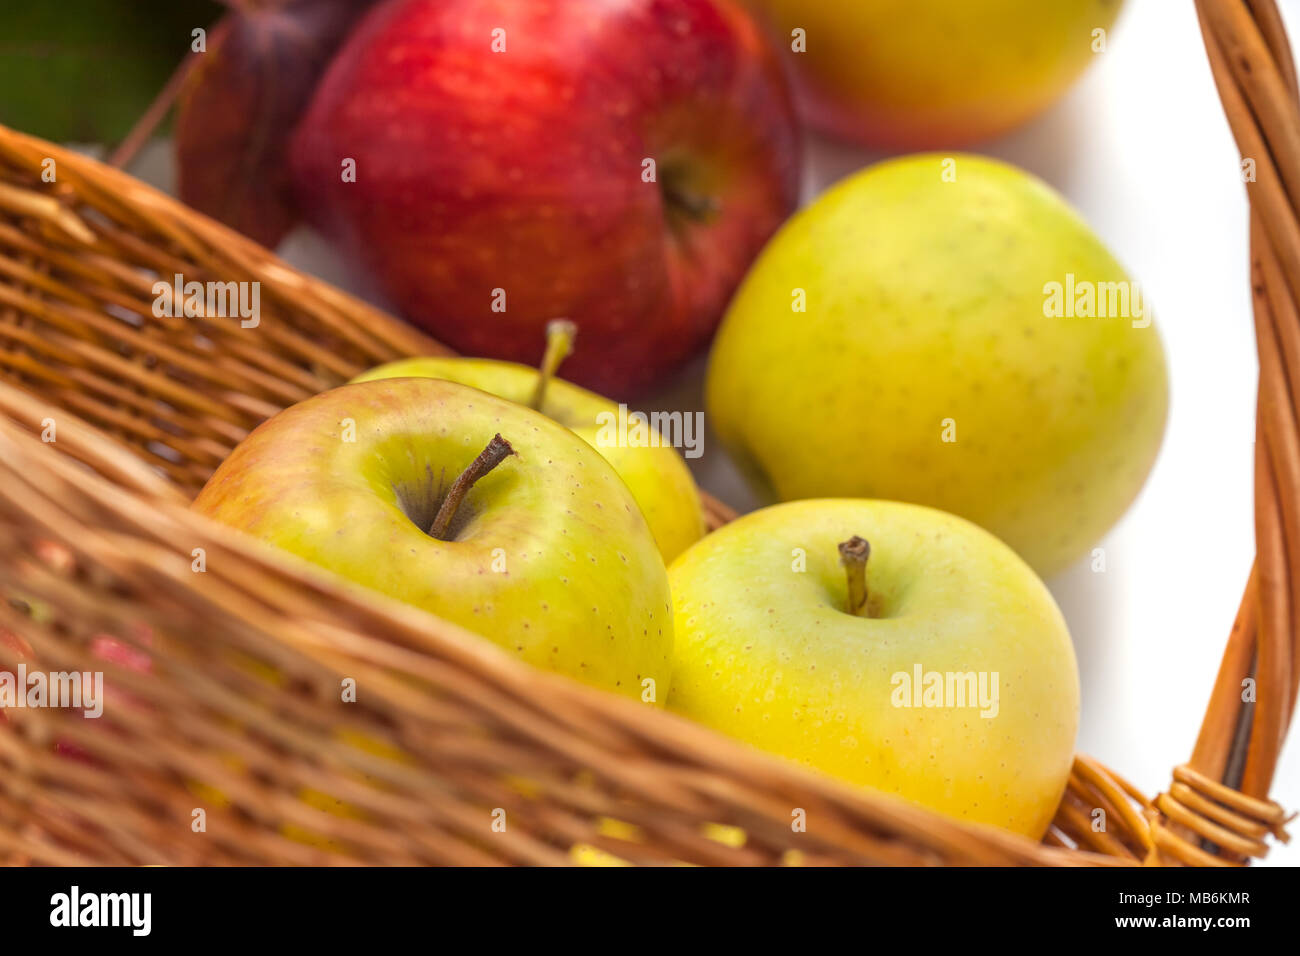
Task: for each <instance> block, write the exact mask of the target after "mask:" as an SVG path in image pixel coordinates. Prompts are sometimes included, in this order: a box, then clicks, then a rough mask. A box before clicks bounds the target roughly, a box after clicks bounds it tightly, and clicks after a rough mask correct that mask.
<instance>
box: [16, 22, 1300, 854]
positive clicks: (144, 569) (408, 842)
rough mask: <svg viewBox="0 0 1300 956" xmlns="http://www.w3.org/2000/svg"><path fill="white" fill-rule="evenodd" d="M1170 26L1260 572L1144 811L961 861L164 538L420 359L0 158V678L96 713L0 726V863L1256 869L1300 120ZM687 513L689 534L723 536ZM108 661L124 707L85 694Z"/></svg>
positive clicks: (1287, 99)
mask: <svg viewBox="0 0 1300 956" xmlns="http://www.w3.org/2000/svg"><path fill="white" fill-rule="evenodd" d="M1197 8H1198V12H1199V13H1200V15H1201V18H1202V26H1203V28H1204V31H1205V36H1206V46H1207V50H1208V52H1209V54H1210V60H1211V64H1212V66H1213V67H1214V72H1215V77H1216V80H1217V82H1218V84H1219V89H1220V93H1221V95H1222V98H1223V101H1224V106H1225V109H1226V111H1227V114H1228V116H1229V119H1230V121H1231V124H1232V128H1233V132H1234V135H1235V136H1236V138H1237V140H1238V143H1239V145H1240V147H1241V151H1242V155H1243V156H1249V157H1252V158H1255V159H1256V161H1257V169H1258V173H1257V181H1256V182H1254V183H1252V184H1250V187H1249V189H1250V198H1251V203H1252V210H1253V212H1252V230H1251V244H1252V255H1253V259H1252V264H1253V276H1254V284H1255V313H1256V330H1257V337H1258V339H1259V351H1260V367H1261V368H1260V398H1259V425H1258V429H1259V436H1258V440H1257V456H1258V459H1257V463H1256V466H1257V475H1258V478H1257V501H1256V508H1257V527H1256V534H1257V543H1258V552H1259V553H1258V557H1257V562H1256V567H1255V569H1254V571H1253V572H1252V574H1251V576H1250V581H1249V584H1248V585H1247V588H1246V592H1245V595H1244V597H1243V601H1242V606H1241V611H1240V613H1239V615H1238V619H1237V621H1236V623H1235V625H1234V627H1233V630H1232V634H1231V637H1230V639H1229V642H1228V647H1227V650H1226V652H1225V655H1224V660H1223V664H1222V668H1221V670H1220V674H1219V677H1218V680H1217V681H1216V684H1215V688H1214V692H1213V695H1212V698H1211V701H1210V705H1209V708H1208V709H1207V713H1206V718H1205V723H1204V725H1203V727H1202V730H1201V735H1200V738H1199V740H1198V742H1197V745H1196V749H1195V751H1194V752H1193V755H1192V757H1191V759H1190V760H1189V761H1188V763H1187V764H1185V765H1183V766H1180V767H1178V768H1176V769H1175V771H1174V774H1173V781H1172V782H1171V785H1170V788H1169V790H1168V791H1167V792H1166V793H1163V794H1161V795H1160V796H1158V797H1157V798H1156V799H1155V800H1154V801H1151V800H1148V799H1147V798H1146V797H1144V796H1143V795H1142V794H1141V793H1139V792H1138V791H1137V790H1136V789H1135V788H1134V787H1132V786H1131V785H1130V784H1128V783H1127V782H1125V781H1124V780H1123V778H1122V777H1120V776H1119V775H1117V774H1115V773H1114V772H1113V771H1111V770H1108V769H1106V768H1105V767H1103V766H1102V765H1101V764H1099V763H1098V762H1096V761H1094V760H1091V759H1089V758H1086V757H1082V756H1080V757H1078V758H1077V759H1076V761H1075V766H1074V770H1073V773H1072V775H1071V778H1070V781H1069V786H1068V788H1067V791H1066V794H1065V798H1064V800H1063V801H1062V804H1061V806H1060V808H1059V810H1058V813H1057V815H1056V820H1055V822H1054V825H1053V827H1052V829H1051V830H1050V831H1049V833H1048V836H1047V838H1046V839H1045V840H1044V842H1043V843H1042V844H1036V843H1033V842H1031V841H1028V840H1024V839H1022V838H1019V837H1016V836H1013V835H1010V834H1006V833H1003V832H1001V831H997V830H993V829H990V828H985V827H977V826H967V825H963V824H960V823H958V822H954V821H951V820H948V819H945V818H942V817H938V816H936V815H934V814H932V813H929V812H928V811H925V810H923V809H920V808H918V807H915V806H913V805H911V804H908V803H906V802H904V801H900V800H896V799H893V798H890V797H887V796H882V795H875V794H872V793H867V792H864V791H861V790H858V789H855V788H850V787H846V786H843V785H840V784H838V783H836V782H834V781H832V780H828V779H825V778H822V777H820V776H817V775H814V774H812V773H809V772H807V771H804V770H802V769H801V768H798V767H796V766H793V765H790V764H787V763H785V762H782V761H779V760H776V759H774V758H771V757H767V756H765V755H763V754H760V753H756V752H754V751H751V750H749V749H747V748H743V747H741V746H739V745H737V744H735V743H733V742H731V741H729V740H727V739H724V738H722V737H720V736H718V735H716V734H714V733H712V732H710V731H707V730H705V729H703V728H700V727H697V726H695V725H693V724H690V723H689V722H686V721H684V720H681V719H679V718H676V717H674V716H672V715H670V714H666V713H663V712H661V711H658V710H654V709H652V708H648V707H645V706H643V705H638V704H636V703H632V702H629V701H626V700H623V699H621V698H615V697H613V696H610V695H605V694H602V693H600V692H597V691H594V690H590V689H588V688H585V687H583V686H580V685H577V684H574V683H572V682H570V681H567V680H564V679H562V678H559V677H555V676H552V675H549V674H545V673H541V672H538V671H536V670H534V669H532V668H530V667H528V666H526V665H524V664H522V663H520V662H519V661H517V660H516V659H514V658H513V657H511V656H509V655H507V654H505V653H504V652H502V651H500V650H498V649H497V648H496V647H495V646H493V645H490V644H488V643H487V642H485V641H482V640H480V639H478V638H477V637H475V636H474V635H472V634H468V633H466V632H464V631H463V630H461V629H459V628H457V627H455V626H453V625H451V624H448V623H446V622H443V621H440V620H438V619H436V618H433V617H431V616H429V615H427V614H424V613H423V612H420V611H417V610H414V609H411V608H408V607H405V606H401V605H398V604H395V603H394V602H390V601H388V600H386V599H384V598H382V597H380V596H377V595H375V594H372V593H370V592H368V591H364V590H362V589H359V588H355V587H352V586H350V585H348V584H347V583H346V582H342V581H340V580H339V579H337V578H334V577H332V576H330V575H328V574H326V573H324V572H322V571H320V570H318V569H316V568H314V567H310V566H307V565H305V564H303V563H301V562H298V561H297V560H296V559H294V558H292V557H290V556H287V555H285V554H283V553H282V552H279V551H277V550H275V549H272V548H270V547H268V546H265V545H263V544H261V543H260V542H257V541H254V540H251V539H249V538H247V537H245V536H243V535H240V534H238V533H235V532H233V531H231V530H229V529H226V528H224V527H221V526H218V525H215V524H213V523H212V522H209V521H207V520H206V519H204V518H202V517H201V516H198V515H195V514H193V513H192V512H190V511H189V510H188V509H187V503H188V501H189V500H190V499H191V498H192V497H193V495H194V494H195V493H196V492H197V490H198V489H199V488H200V487H201V486H202V484H203V482H204V481H205V480H206V479H207V477H208V475H209V474H211V472H212V471H213V469H215V467H216V466H217V465H218V464H219V463H220V462H221V461H222V459H223V458H224V457H225V455H226V454H227V453H228V452H229V451H230V450H231V449H232V448H233V447H234V445H235V444H237V443H238V442H239V441H240V440H241V439H242V438H243V437H244V436H245V435H246V434H247V433H248V432H249V431H250V430H251V429H252V428H254V427H255V426H256V425H257V424H258V423H260V422H261V421H263V420H265V419H266V418H267V417H269V416H270V415H272V414H274V413H275V412H276V411H278V410H279V409H281V408H283V407H285V406H287V405H289V404H292V403H293V402H296V401H299V400H301V399H303V398H306V397H308V396H310V395H312V394H315V393H317V392H319V391H321V390H323V389H326V388H330V387H333V386H335V385H338V384H341V383H342V382H344V381H346V380H347V379H348V378H350V377H351V376H353V375H355V374H356V373H358V372H360V371H362V370H364V369H366V368H368V367H371V366H373V365H375V364H378V363H381V362H385V361H389V360H392V359H395V358H399V357H402V356H406V355H415V354H430V353H440V352H441V353H445V352H446V351H447V350H446V349H445V348H443V347H442V346H440V345H439V344H438V343H436V342H433V341H432V340H430V339H429V338H427V337H426V336H424V335H423V334H421V333H420V332H418V331H416V330H414V329H412V328H410V327H408V326H406V325H404V324H402V323H400V322H398V321H396V320H394V319H393V318H391V317H389V316H387V315H385V314H383V313H382V312H380V311H378V310H376V309H374V308H372V307H370V306H368V305H366V304H364V303H362V302H360V301H358V300H356V299H354V298H352V297H350V296H348V295H346V294H344V293H342V292H339V291H338V290H335V289H333V288H332V287H330V286H328V285H326V284H324V283H322V282H319V281H317V280H315V279H312V278H310V277H308V276H305V275H303V274H301V273H299V272H297V271H295V270H294V269H292V268H290V267H289V266H287V265H286V264H284V263H282V262H280V261H279V260H277V259H276V258H275V257H274V256H273V255H272V254H271V253H269V252H267V251H266V250H265V249H262V248H261V247H259V246H257V245H256V244H255V243H252V242H251V241H249V240H247V239H245V238H243V237H241V236H239V235H238V234H236V233H234V232H232V231H230V230H228V229H226V228H224V227H223V226H221V225H219V224H217V223H215V222H213V221H211V220H208V219H206V218H204V217H203V216H201V215H199V214H197V213H195V212H194V211H192V210H190V209H188V208H186V207H184V206H182V205H180V204H179V203H177V202H175V201H173V200H171V199H169V198H168V197H166V196H164V195H161V194H160V193H158V192H156V191H154V190H152V189H151V188H149V187H147V186H145V185H143V184H141V183H139V182H138V181H136V180H134V179H132V178H130V177H129V176H127V175H125V174H123V173H120V172H118V171H116V170H113V169H110V168H108V167H106V166H103V165H101V164H99V163H96V162H94V161H92V160H89V159H87V158H85V157H83V156H80V155H78V154H75V153H71V152H68V151H66V150H63V149H60V148H58V147H55V146H53V145H51V144H49V143H45V142H42V141H40V140H36V139H33V138H30V137H27V136H24V135H22V134H20V133H17V132H14V131H10V130H7V129H4V128H3V127H0V599H3V600H0V668H15V667H17V666H18V664H19V662H20V660H22V659H27V660H28V661H33V660H34V661H37V662H39V667H40V668H41V669H47V670H68V671H72V670H100V671H103V672H104V674H105V679H106V682H107V683H108V685H109V699H108V706H107V707H106V708H105V711H104V716H103V717H102V718H100V719H98V720H93V721H91V720H85V719H82V718H81V717H80V716H79V715H75V714H73V713H71V712H68V711H60V710H55V709H48V710H45V709H23V710H16V711H11V712H7V713H6V714H4V715H0V861H3V862H7V863H36V864H69V863H87V862H89V863H108V864H141V863H171V864H211V863H217V864H257V863H263V864H280V863H291V864H292V863H382V864H428V863H457V864H491V863H528V864H539V863H540V864H552V863H555V864H562V863H568V862H571V861H572V860H573V855H572V853H571V848H572V847H573V846H574V845H576V844H584V845H589V846H592V847H596V848H598V849H600V850H603V851H605V852H608V853H611V854H613V855H615V856H617V857H619V858H621V859H623V860H627V861H631V862H636V863H664V862H670V861H686V862H692V863H701V864H768V863H779V862H793V861H799V862H804V863H826V864H862V863H888V864H963V863H964V864H1090V865H1103V864H1111V863H1120V864H1123V863H1130V864H1131V863H1138V862H1147V863H1178V862H1183V863H1191V864H1204V865H1222V864H1236V863H1241V862H1244V861H1245V860H1247V859H1249V858H1250V857H1259V856H1262V855H1263V854H1264V852H1266V844H1265V838H1266V837H1267V836H1268V835H1269V834H1272V835H1274V836H1276V837H1278V838H1281V839H1285V838H1286V835H1285V831H1284V830H1283V829H1282V826H1283V822H1284V813H1283V811H1282V809H1281V807H1279V806H1278V805H1277V804H1275V803H1273V802H1272V801H1270V800H1269V799H1268V789H1269V783H1270V781H1271V779H1272V775H1273V771H1274V767H1275V765H1276V761H1277V755H1278V751H1279V749H1280V746H1281V742H1282V740H1283V737H1284V735H1285V731H1286V728H1287V725H1288V723H1289V719H1290V712H1291V710H1292V708H1293V705H1294V701H1295V696H1296V684H1297V680H1300V668H1298V667H1297V665H1296V652H1297V638H1296V630H1297V629H1296V626H1295V614H1296V613H1300V508H1298V507H1297V500H1300V498H1298V496H1297V495H1296V489H1297V488H1300V426H1298V425H1297V422H1298V421H1300V412H1298V411H1297V402H1296V398H1297V389H1298V388H1300V310H1297V306H1296V303H1297V302H1300V215H1297V209H1298V208H1300V203H1297V202H1296V201H1295V200H1293V199H1292V197H1300V111H1298V109H1297V97H1296V84H1295V73H1294V69H1293V66H1292V63H1291V59H1290V55H1289V52H1288V49H1289V48H1288V46H1287V42H1286V36H1285V33H1284V32H1283V30H1282V26H1281V21H1280V19H1279V18H1278V15H1277V11H1276V9H1275V7H1274V6H1273V4H1272V3H1271V2H1263V0H1259V2H1256V0H1250V2H1246V0H1198V3H1197ZM49 161H53V168H54V170H55V177H54V181H53V182H47V181H46V180H45V179H44V178H43V177H42V173H43V172H46V171H47V170H48V169H49V168H50V162H49ZM47 178H48V177H47ZM176 274H181V275H183V276H184V277H185V279H186V280H187V281H190V280H197V281H200V282H206V281H222V282H229V281H236V282H242V281H248V282H251V281H256V282H259V283H260V284H261V314H260V324H259V325H258V327H257V328H256V329H255V330H253V329H244V328H241V327H240V324H239V321H238V319H212V318H170V317H166V316H164V317H159V316H156V315H155V314H154V312H153V302H154V299H155V295H154V292H153V287H154V283H155V282H157V281H160V280H161V281H164V282H170V281H171V279H172V277H173V276H174V275H176ZM1293 382H1294V383H1296V386H1295V387H1292V383H1293ZM50 438H53V439H54V440H53V441H50V440H49V439H50ZM42 439H44V440H42ZM706 509H707V511H708V512H709V518H710V524H711V525H712V526H717V525H718V524H720V523H722V522H724V521H726V520H728V519H729V518H730V517H731V513H730V512H729V510H728V509H727V508H726V507H725V506H724V505H722V504H720V503H718V502H716V501H713V500H712V499H707V500H706ZM198 556H201V557H198ZM196 562H197V563H198V564H201V566H202V567H203V570H202V571H197V570H196V569H195V568H196ZM6 635H8V636H7V637H6ZM15 635H16V636H17V640H15V638H14V636H15ZM105 636H108V637H110V638H112V639H113V640H115V641H116V642H117V644H118V646H119V647H125V648H130V649H132V650H133V651H135V652H139V653H140V654H144V655H147V659H148V668H149V672H148V673H141V672H139V671H138V670H137V669H133V668H131V667H127V666H123V665H122V664H121V663H120V655H119V656H118V657H114V656H113V655H108V656H109V657H110V659H108V660H106V659H105V656H106V655H105V654H104V652H103V651H102V646H103V640H104V638H105ZM97 648H100V650H98V651H97V650H96V649H97ZM1247 677H1253V678H1254V679H1255V681H1256V683H1257V701H1258V702H1257V703H1255V704H1253V705H1250V704H1243V702H1242V700H1241V696H1242V695H1241V682H1242V680H1243V679H1245V678H1247ZM343 678H352V679H354V680H355V681H356V686H357V688H358V695H357V702H356V703H354V704H346V705H345V704H342V703H340V700H339V696H340V695H339V687H340V680H341V679H343ZM196 808H199V809H202V810H203V811H204V814H205V829H203V830H202V832H195V828H194V821H195V817H194V811H195V810H196ZM1097 809H1102V810H1104V811H1105V818H1106V821H1107V826H1106V828H1105V830H1104V831H1100V832H1096V831H1094V829H1093V820H1094V812H1095V810H1097ZM500 811H504V815H502V814H501V813H500ZM797 819H806V821H807V825H806V829H805V828H803V827H799V826H792V821H795V820H797ZM498 820H504V821H505V826H504V828H501V827H500V826H494V822H496V821H498ZM718 825H723V826H725V827H730V828H738V829H739V830H740V831H743V839H742V838H738V836H737V831H736V830H735V829H731V830H720V829H719V827H718Z"/></svg>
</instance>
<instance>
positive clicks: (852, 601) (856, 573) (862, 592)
mask: <svg viewBox="0 0 1300 956" xmlns="http://www.w3.org/2000/svg"><path fill="white" fill-rule="evenodd" d="M869 557H871V545H870V544H868V543H867V539H866V538H859V537H858V536H857V535H856V534H855V535H854V536H853V537H851V538H849V540H848V541H841V542H840V563H841V564H842V565H844V572H845V574H847V575H848V579H849V613H850V614H852V615H854V616H856V617H871V609H870V608H869V607H868V606H867V558H869Z"/></svg>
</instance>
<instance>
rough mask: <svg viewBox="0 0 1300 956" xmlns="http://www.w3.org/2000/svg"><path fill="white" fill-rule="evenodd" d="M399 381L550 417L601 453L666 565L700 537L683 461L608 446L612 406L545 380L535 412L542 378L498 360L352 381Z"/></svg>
mask: <svg viewBox="0 0 1300 956" xmlns="http://www.w3.org/2000/svg"><path fill="white" fill-rule="evenodd" d="M557 364H558V363H557ZM401 377H422V378H441V379H445V380H447V381H449V382H459V383H461V384H462V385H471V386H473V387H474V388H479V389H482V390H483V391H485V392H491V393H492V394H493V395H499V396H500V397H502V398H507V399H509V400H510V401H512V402H518V403H520V404H523V405H530V406H532V407H537V408H538V409H539V410H540V411H541V412H542V413H543V414H544V415H546V416H547V417H548V418H552V419H554V420H555V421H557V422H559V423H560V424H561V425H564V426H565V427H567V428H569V429H570V430H572V431H573V432H574V434H576V435H578V436H579V437H580V438H582V439H583V440H584V441H586V442H587V444H589V445H591V446H592V447H593V448H595V449H596V450H597V451H598V452H600V453H601V455H603V456H604V458H605V460H606V461H608V462H609V463H610V464H611V465H613V466H614V470H615V471H616V472H618V474H619V477H621V478H622V479H623V480H624V481H625V482H627V486H628V488H629V489H631V491H632V495H633V497H634V498H636V501H637V504H638V505H639V506H640V507H641V512H642V514H644V515H645V519H646V523H647V524H649V525H650V530H651V532H653V534H654V537H655V541H656V542H657V543H658V545H659V551H660V553H661V554H662V555H663V559H664V561H665V563H670V562H671V561H672V560H673V558H675V557H677V555H679V554H680V553H681V552H682V551H684V550H685V549H686V548H688V547H690V546H691V545H692V544H694V543H695V542H696V541H698V540H699V539H700V538H701V537H702V536H703V534H704V511H703V508H702V507H701V505H700V493H699V491H698V490H697V489H696V487H695V481H694V479H692V478H691V472H690V469H689V468H687V467H686V462H685V461H684V460H683V459H682V456H681V455H680V454H678V452H677V450H676V449H674V448H672V447H670V446H668V445H659V446H648V445H631V444H618V443H617V442H616V441H613V440H606V439H607V436H608V435H609V433H610V431H611V430H610V429H607V428H606V427H605V426H606V423H607V422H609V421H610V420H611V419H610V418H607V417H603V416H617V415H618V414H619V406H618V405H617V404H615V403H614V402H611V401H610V400H609V399H607V398H603V397H601V396H600V395H597V394H596V393H595V392H589V391H587V390H586V389H585V388H579V387H578V386H577V385H574V384H572V383H570V382H565V381H562V380H560V379H554V378H550V376H549V374H547V375H545V376H544V378H545V386H544V389H543V395H542V399H541V401H540V402H538V403H537V405H533V402H534V397H535V395H536V393H537V388H538V381H539V378H542V377H543V376H541V375H539V372H538V370H537V369H534V368H529V367H528V366H526V365H518V364H516V363H514V362H502V361H497V360H495V359H480V358H458V357H427V358H411V359H400V360H398V361H396V362H389V363H388V364H386V365H381V366H379V367H378V368H373V369H371V370H369V371H368V372H364V373H362V374H361V375H359V376H357V377H356V378H355V379H353V381H356V382H366V381H372V380H374V379H382V378H401ZM612 420H613V421H617V418H616V417H615V418H613V419H612Z"/></svg>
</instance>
